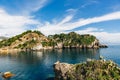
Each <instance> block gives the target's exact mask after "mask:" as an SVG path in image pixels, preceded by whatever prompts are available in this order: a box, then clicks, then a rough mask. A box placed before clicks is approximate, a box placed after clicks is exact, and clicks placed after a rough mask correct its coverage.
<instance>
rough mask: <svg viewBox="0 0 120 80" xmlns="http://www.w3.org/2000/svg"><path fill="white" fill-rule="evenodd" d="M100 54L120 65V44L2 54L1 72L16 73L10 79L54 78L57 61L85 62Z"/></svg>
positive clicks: (51, 79) (33, 79) (0, 60)
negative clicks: (95, 47)
mask: <svg viewBox="0 0 120 80" xmlns="http://www.w3.org/2000/svg"><path fill="white" fill-rule="evenodd" d="M100 55H102V56H103V57H104V58H105V59H107V60H109V59H110V60H113V61H114V62H116V63H117V64H119V65H120V46H109V48H102V49H87V50H85V49H84V50H82V49H64V50H62V49H58V50H44V51H39V52H19V53H9V54H0V72H6V71H11V72H12V73H14V74H15V76H14V77H12V78H11V79H10V80H53V77H54V71H53V64H54V63H55V62H56V61H58V60H59V61H61V62H67V63H72V64H74V63H80V62H84V61H86V59H87V58H92V59H99V56H100ZM0 80H2V78H1V77H0Z"/></svg>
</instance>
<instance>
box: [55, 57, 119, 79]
mask: <svg viewBox="0 0 120 80" xmlns="http://www.w3.org/2000/svg"><path fill="white" fill-rule="evenodd" d="M53 68H54V72H55V80H120V75H119V74H120V68H119V67H118V66H117V64H115V63H114V62H113V61H111V60H108V61H106V60H91V59H88V60H87V61H86V62H84V63H79V64H68V63H61V62H59V61H58V62H56V63H55V64H54V66H53Z"/></svg>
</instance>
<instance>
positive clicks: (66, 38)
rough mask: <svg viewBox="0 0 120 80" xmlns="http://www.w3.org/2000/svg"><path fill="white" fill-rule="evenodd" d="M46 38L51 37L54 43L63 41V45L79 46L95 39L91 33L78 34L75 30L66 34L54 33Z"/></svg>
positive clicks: (88, 43)
mask: <svg viewBox="0 0 120 80" xmlns="http://www.w3.org/2000/svg"><path fill="white" fill-rule="evenodd" d="M48 38H53V39H54V43H60V42H61V43H63V45H64V46H80V45H90V44H91V43H92V42H93V41H95V39H96V37H95V36H92V35H79V34H77V33H75V32H71V33H68V34H64V33H61V34H55V35H50V36H48Z"/></svg>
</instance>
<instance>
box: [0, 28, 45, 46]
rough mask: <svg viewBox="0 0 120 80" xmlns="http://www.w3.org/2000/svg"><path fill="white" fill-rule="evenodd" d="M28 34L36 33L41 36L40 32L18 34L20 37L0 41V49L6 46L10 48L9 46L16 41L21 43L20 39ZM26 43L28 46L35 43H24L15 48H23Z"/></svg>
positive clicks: (29, 31)
mask: <svg viewBox="0 0 120 80" xmlns="http://www.w3.org/2000/svg"><path fill="white" fill-rule="evenodd" d="M28 33H37V34H38V35H43V34H42V33H41V32H40V31H31V30H28V31H26V32H23V33H22V34H20V35H16V36H14V37H12V38H9V39H7V40H3V41H0V48H1V47H6V46H11V44H12V43H13V42H15V41H16V40H18V41H21V38H22V37H23V36H24V35H26V34H28ZM28 43H29V44H31V43H35V41H33V40H31V41H28V42H26V43H24V44H19V45H18V46H17V47H16V48H24V47H26V46H27V44H28Z"/></svg>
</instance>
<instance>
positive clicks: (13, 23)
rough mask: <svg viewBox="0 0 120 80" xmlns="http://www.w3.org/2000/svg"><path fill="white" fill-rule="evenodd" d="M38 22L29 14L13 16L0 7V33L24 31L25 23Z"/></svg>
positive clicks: (9, 34) (9, 33)
mask: <svg viewBox="0 0 120 80" xmlns="http://www.w3.org/2000/svg"><path fill="white" fill-rule="evenodd" d="M32 24H39V22H38V21H37V20H34V19H33V17H31V16H13V15H10V14H8V13H7V12H6V11H5V10H3V9H0V35H3V36H4V35H5V34H8V36H13V35H15V34H17V33H20V32H23V31H25V26H26V25H32Z"/></svg>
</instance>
